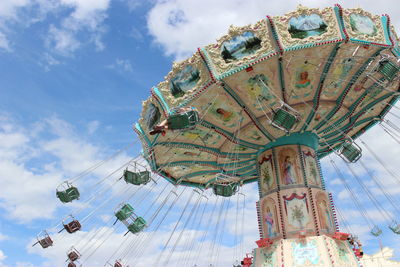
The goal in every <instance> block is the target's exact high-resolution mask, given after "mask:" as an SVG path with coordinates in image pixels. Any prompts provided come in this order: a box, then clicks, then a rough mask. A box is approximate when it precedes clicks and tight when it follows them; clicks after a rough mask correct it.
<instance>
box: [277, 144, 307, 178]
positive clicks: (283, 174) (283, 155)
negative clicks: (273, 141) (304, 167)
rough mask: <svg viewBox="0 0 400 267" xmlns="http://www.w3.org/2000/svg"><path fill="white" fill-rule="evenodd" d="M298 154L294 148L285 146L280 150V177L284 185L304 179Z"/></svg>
mask: <svg viewBox="0 0 400 267" xmlns="http://www.w3.org/2000/svg"><path fill="white" fill-rule="evenodd" d="M278 151H279V150H278ZM296 154H297V153H296V152H295V150H294V149H292V148H284V149H282V150H280V151H279V152H278V155H279V157H278V162H279V168H280V179H281V184H283V185H291V184H298V183H301V181H302V179H301V176H300V175H301V168H300V162H299V161H298V160H297V159H296Z"/></svg>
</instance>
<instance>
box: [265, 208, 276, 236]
mask: <svg viewBox="0 0 400 267" xmlns="http://www.w3.org/2000/svg"><path fill="white" fill-rule="evenodd" d="M264 219H265V222H266V223H267V228H268V235H269V237H274V235H275V231H274V223H275V222H274V216H273V215H272V212H271V210H270V208H269V207H267V210H266V212H265V215H264Z"/></svg>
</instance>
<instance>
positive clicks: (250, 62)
mask: <svg viewBox="0 0 400 267" xmlns="http://www.w3.org/2000/svg"><path fill="white" fill-rule="evenodd" d="M276 54H277V53H276V51H274V50H272V51H269V52H267V53H265V54H262V55H261V56H259V57H257V58H255V59H253V60H251V61H249V62H248V63H247V64H245V65H242V66H240V67H237V68H234V69H231V70H229V71H227V72H224V73H222V74H221V75H217V76H215V77H216V79H217V80H222V79H224V78H226V77H228V76H231V75H233V74H235V73H238V72H240V71H242V70H245V69H247V68H248V67H250V66H253V65H255V64H256V63H258V62H261V61H264V60H267V59H268V58H271V57H273V56H275V55H276Z"/></svg>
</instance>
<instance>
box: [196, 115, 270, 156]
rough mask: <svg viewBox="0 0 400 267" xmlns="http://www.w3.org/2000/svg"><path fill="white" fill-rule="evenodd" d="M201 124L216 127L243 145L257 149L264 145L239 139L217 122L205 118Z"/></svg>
mask: <svg viewBox="0 0 400 267" xmlns="http://www.w3.org/2000/svg"><path fill="white" fill-rule="evenodd" d="M200 125H202V126H204V127H206V128H211V129H212V128H215V129H217V130H218V131H220V132H223V133H224V134H225V135H228V136H229V137H231V139H234V140H237V141H238V142H239V145H242V146H245V147H248V148H251V149H255V150H258V149H260V148H261V147H263V146H262V145H257V144H254V143H250V142H247V141H244V140H242V139H239V138H234V137H233V135H232V133H230V132H228V131H225V130H224V129H222V128H220V127H218V126H216V125H215V124H213V123H211V122H209V121H206V120H203V121H202V122H201V123H200Z"/></svg>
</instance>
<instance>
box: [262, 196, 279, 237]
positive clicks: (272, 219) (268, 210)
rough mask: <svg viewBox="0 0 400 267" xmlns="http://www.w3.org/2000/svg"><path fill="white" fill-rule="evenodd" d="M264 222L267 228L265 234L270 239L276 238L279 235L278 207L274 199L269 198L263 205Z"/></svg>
mask: <svg viewBox="0 0 400 267" xmlns="http://www.w3.org/2000/svg"><path fill="white" fill-rule="evenodd" d="M263 204H264V205H263V209H264V212H263V220H264V223H265V225H266V226H267V227H266V228H267V229H265V230H266V232H265V234H266V235H267V236H268V237H269V238H274V237H276V236H277V234H278V230H277V223H278V222H277V213H276V207H275V202H274V200H273V199H271V198H268V199H266V200H265V201H264V203H263Z"/></svg>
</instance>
